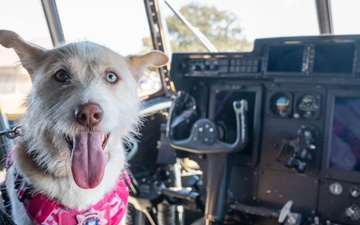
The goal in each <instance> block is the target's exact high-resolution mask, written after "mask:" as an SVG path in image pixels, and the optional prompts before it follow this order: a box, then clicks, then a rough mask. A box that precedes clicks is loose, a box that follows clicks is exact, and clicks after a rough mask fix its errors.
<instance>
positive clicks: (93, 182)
mask: <svg viewBox="0 0 360 225" xmlns="http://www.w3.org/2000/svg"><path fill="white" fill-rule="evenodd" d="M71 171H72V174H73V177H74V180H75V183H76V184H77V185H78V186H79V187H81V188H84V189H88V188H95V187H96V186H98V185H99V183H100V182H101V181H102V179H103V176H104V171H105V158H104V154H103V148H102V141H101V133H99V132H83V133H81V134H79V135H77V136H75V140H74V147H73V150H72V157H71Z"/></svg>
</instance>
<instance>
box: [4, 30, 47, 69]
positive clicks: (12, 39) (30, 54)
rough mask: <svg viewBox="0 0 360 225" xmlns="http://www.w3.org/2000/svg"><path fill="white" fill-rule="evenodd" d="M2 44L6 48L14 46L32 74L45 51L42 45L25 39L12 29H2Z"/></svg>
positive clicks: (22, 62)
mask: <svg viewBox="0 0 360 225" xmlns="http://www.w3.org/2000/svg"><path fill="white" fill-rule="evenodd" d="M0 44H1V45H3V46H4V47H5V48H13V49H14V50H15V52H16V54H17V55H18V56H19V58H20V61H21V64H22V65H23V67H24V68H25V69H26V70H27V71H28V72H29V74H30V75H32V74H33V72H34V70H35V69H36V68H37V62H38V60H39V58H40V57H41V55H42V53H43V52H44V51H45V49H43V48H41V47H40V46H37V45H34V44H31V43H29V42H26V41H24V39H22V38H21V37H20V36H19V35H18V34H17V33H15V32H13V31H10V30H0Z"/></svg>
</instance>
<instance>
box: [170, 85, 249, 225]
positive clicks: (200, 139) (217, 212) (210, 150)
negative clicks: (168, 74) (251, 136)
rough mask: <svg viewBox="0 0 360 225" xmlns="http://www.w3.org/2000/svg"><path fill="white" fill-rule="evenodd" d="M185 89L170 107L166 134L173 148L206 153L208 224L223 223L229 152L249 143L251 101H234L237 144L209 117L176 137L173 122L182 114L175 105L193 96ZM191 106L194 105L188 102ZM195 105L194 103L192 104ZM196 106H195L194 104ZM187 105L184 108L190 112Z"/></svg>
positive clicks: (206, 209) (180, 104)
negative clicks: (226, 138) (221, 136)
mask: <svg viewBox="0 0 360 225" xmlns="http://www.w3.org/2000/svg"><path fill="white" fill-rule="evenodd" d="M184 94H185V95H188V94H186V93H184V92H181V93H180V94H178V97H177V98H176V99H175V100H174V102H173V106H174V107H172V108H171V110H170V117H169V121H168V126H167V127H168V130H167V134H168V137H169V139H170V144H171V146H172V147H173V148H175V149H178V150H183V151H186V152H192V153H196V154H206V157H207V177H206V178H207V185H206V187H207V196H206V204H205V220H206V224H221V223H222V221H223V219H224V216H225V209H226V192H227V183H228V177H229V176H228V166H227V161H228V160H227V156H228V155H227V154H228V153H232V152H237V151H241V150H243V149H244V147H245V146H246V144H247V142H248V128H247V115H246V112H247V110H248V104H247V101H246V100H236V101H234V102H233V109H234V112H235V115H236V131H237V138H236V140H235V142H234V143H232V144H228V143H225V142H222V141H220V140H219V134H218V129H217V126H216V125H215V123H214V122H213V121H211V120H209V119H207V118H201V119H198V120H197V121H196V122H195V123H194V124H193V125H192V127H191V131H190V135H189V137H187V138H185V139H177V138H176V137H175V136H174V134H176V133H179V132H176V131H174V130H176V128H177V127H176V126H174V124H173V122H174V121H177V118H176V116H174V115H176V114H178V115H180V116H181V115H183V113H181V112H179V110H178V109H177V108H176V106H177V105H178V106H184V105H186V104H183V103H179V101H182V100H183V99H191V98H188V97H187V96H185V97H184ZM189 105H192V104H189ZM192 107H193V106H192ZM193 108H194V107H193ZM188 110H189V109H188V108H186V109H184V111H188Z"/></svg>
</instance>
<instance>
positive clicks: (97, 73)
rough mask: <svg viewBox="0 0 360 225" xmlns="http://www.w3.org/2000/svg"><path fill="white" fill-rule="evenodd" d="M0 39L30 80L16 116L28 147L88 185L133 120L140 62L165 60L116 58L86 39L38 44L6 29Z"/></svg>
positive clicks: (43, 163)
mask: <svg viewBox="0 0 360 225" xmlns="http://www.w3.org/2000/svg"><path fill="white" fill-rule="evenodd" d="M0 44H2V45H3V46H4V47H7V48H13V49H14V50H15V52H16V53H17V54H18V55H19V57H20V61H21V63H22V65H23V66H24V68H25V69H27V71H28V72H29V74H30V76H31V79H32V83H33V88H32V91H31V93H30V95H29V97H28V100H27V103H26V107H27V111H26V113H25V115H24V117H23V119H22V122H21V125H22V127H23V132H24V137H23V139H24V141H25V143H26V145H27V149H28V154H30V155H32V157H35V159H34V160H35V161H37V164H38V165H39V166H40V167H42V168H43V169H45V170H47V172H49V173H52V174H53V175H55V176H67V175H69V174H68V172H69V171H71V173H72V175H73V177H74V180H75V182H76V183H77V184H78V186H80V187H82V188H94V187H96V186H97V185H98V184H99V183H100V182H101V180H102V178H103V175H104V171H105V168H106V163H107V161H108V160H109V158H110V157H112V156H118V157H119V155H120V157H121V154H123V152H121V153H119V152H116V151H119V150H118V149H117V148H119V145H121V140H122V139H123V138H124V137H125V136H126V135H128V134H129V133H130V132H131V131H133V129H134V128H135V127H136V126H137V124H138V121H139V111H140V101H139V98H138V95H137V81H138V80H139V79H140V78H141V76H142V74H143V72H144V69H145V68H146V67H147V66H149V65H152V66H156V67H159V66H163V65H164V64H166V63H167V61H168V58H167V56H166V55H164V54H163V53H161V52H158V51H152V52H150V53H147V54H144V55H137V56H129V57H123V56H120V55H119V54H117V53H115V52H114V51H112V50H110V49H108V48H106V47H104V46H101V45H98V44H95V43H92V42H77V43H70V44H66V45H63V46H59V47H57V48H55V49H51V50H46V49H44V48H42V47H40V46H36V45H34V44H31V43H28V42H26V41H24V40H23V39H22V38H21V37H20V36H19V35H17V34H16V33H14V32H12V31H6V30H1V31H0ZM120 149H122V148H120ZM121 151H123V150H121ZM119 162H121V161H119Z"/></svg>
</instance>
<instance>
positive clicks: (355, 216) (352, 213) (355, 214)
mask: <svg viewBox="0 0 360 225" xmlns="http://www.w3.org/2000/svg"><path fill="white" fill-rule="evenodd" d="M345 215H346V216H347V217H349V218H350V219H351V220H359V219H360V207H359V206H357V205H352V206H349V207H347V208H346V210H345Z"/></svg>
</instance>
